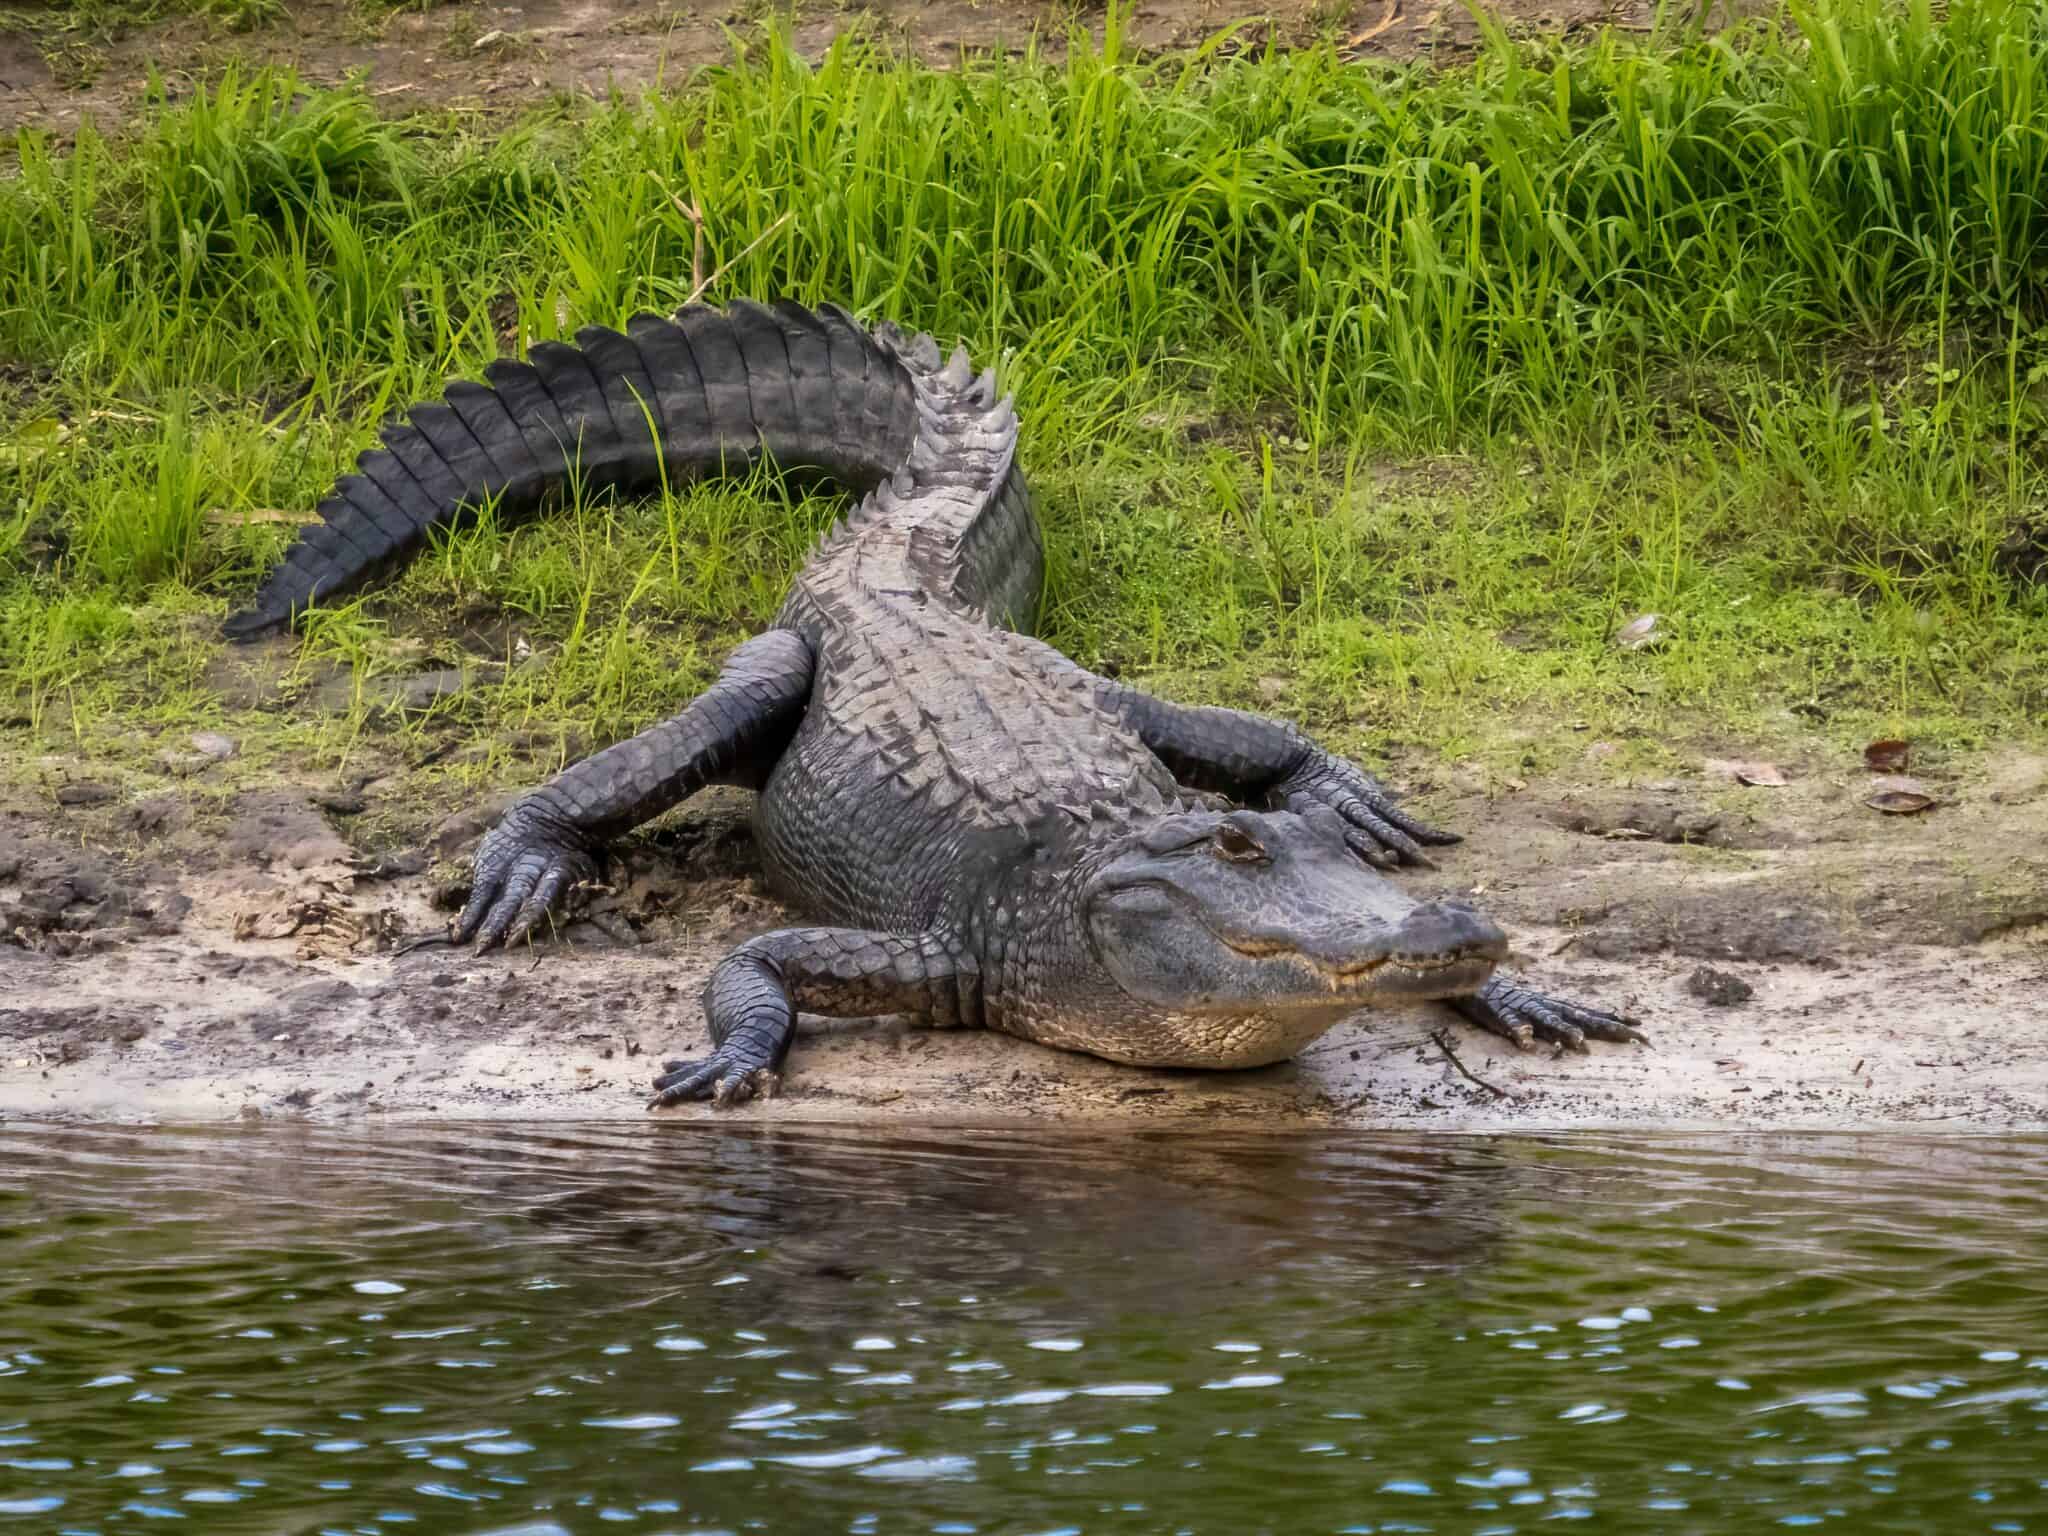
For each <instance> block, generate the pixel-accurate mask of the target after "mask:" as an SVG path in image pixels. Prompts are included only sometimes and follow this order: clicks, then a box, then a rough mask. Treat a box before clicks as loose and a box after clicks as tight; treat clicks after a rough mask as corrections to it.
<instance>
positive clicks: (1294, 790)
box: [1272, 750, 1463, 869]
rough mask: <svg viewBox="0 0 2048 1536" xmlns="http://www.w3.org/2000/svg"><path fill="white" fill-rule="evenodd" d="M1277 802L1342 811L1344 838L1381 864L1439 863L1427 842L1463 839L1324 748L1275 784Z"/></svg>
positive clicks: (1300, 811)
mask: <svg viewBox="0 0 2048 1536" xmlns="http://www.w3.org/2000/svg"><path fill="white" fill-rule="evenodd" d="M1272 804H1273V807H1274V808H1275V809H1276V810H1286V811H1293V812H1294V813H1295V814H1297V815H1307V814H1309V813H1310V812H1311V811H1313V810H1316V809H1324V810H1330V811H1334V812H1336V813H1337V815H1338V817H1339V818H1340V819H1341V820H1342V821H1343V823H1344V841H1345V842H1346V843H1347V844H1348V845H1349V846H1350V848H1351V851H1352V852H1353V853H1355V854H1357V855H1358V856H1359V857H1360V858H1361V859H1364V860H1365V862H1366V863H1368V864H1370V865H1372V866H1373V867H1374V868H1375V869H1398V868H1399V867H1400V866H1401V865H1403V864H1419V865H1421V866H1422V867H1423V868H1424V869H1435V868H1436V861H1435V860H1434V859H1432V858H1431V857H1430V856H1429V855H1428V854H1426V853H1424V852H1423V851H1422V845H1423V844H1424V843H1433V844H1436V845H1438V846H1440V847H1441V846H1443V845H1445V844H1448V843H1456V842H1462V841H1463V839H1462V838H1460V837H1459V836H1458V834H1457V833H1455V832H1445V831H1441V830H1439V829H1438V828H1436V827H1432V826H1430V825H1429V824H1428V823H1427V822H1422V821H1418V820H1416V819H1415V818H1414V817H1413V816H1410V815H1409V814H1408V813H1407V812H1406V811H1404V810H1402V809H1401V808H1400V807H1399V806H1398V805H1396V804H1395V803H1394V798H1393V796H1391V795H1389V794H1388V793H1387V791H1386V787H1385V786H1384V785H1382V784H1381V783H1380V781H1379V780H1378V779H1375V778H1374V777H1373V776H1372V775H1371V774H1369V773H1367V772H1366V771H1365V770H1364V769H1363V768H1360V767H1359V766H1358V765H1357V764H1356V763H1354V762H1351V761H1349V760H1348V759H1346V758H1341V757H1336V756H1333V755H1331V754H1330V753H1328V752H1323V751H1321V750H1318V751H1317V752H1316V753H1315V755H1314V756H1312V757H1311V758H1310V759H1309V760H1308V761H1307V762H1306V763H1304V764H1303V765H1302V766H1301V767H1300V768H1298V769H1296V770H1295V771H1294V772H1293V773H1292V774H1291V775H1289V776H1288V777H1287V778H1286V779H1284V780H1282V781H1281V782H1280V784H1279V785H1277V786H1276V787H1275V788H1274V790H1273V794H1272Z"/></svg>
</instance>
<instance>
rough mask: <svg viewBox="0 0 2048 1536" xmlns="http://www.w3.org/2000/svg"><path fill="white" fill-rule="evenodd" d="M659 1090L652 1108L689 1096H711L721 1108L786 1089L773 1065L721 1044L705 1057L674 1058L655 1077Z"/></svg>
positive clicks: (704, 1097) (780, 1075)
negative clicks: (748, 1059)
mask: <svg viewBox="0 0 2048 1536" xmlns="http://www.w3.org/2000/svg"><path fill="white" fill-rule="evenodd" d="M654 1086H655V1089H656V1090H657V1091H656V1093H655V1095H654V1097H653V1098H651V1099H649V1100H648V1101H647V1107H648V1108H649V1109H666V1108H668V1106H669V1105H671V1104H680V1103H682V1102H683V1101H684V1100H686V1099H709V1100H710V1101H711V1102H712V1105H713V1106H714V1107H715V1108H718V1109H729V1108H731V1107H732V1106H733V1105H735V1104H744V1103H745V1102H746V1101H747V1100H748V1099H751V1098H753V1097H755V1096H756V1095H759V1096H760V1097H761V1098H764V1099H772V1098H774V1097H775V1095H776V1094H778V1093H780V1092H781V1091H782V1074H781V1073H779V1072H777V1071H776V1070H775V1069H774V1068H773V1067H772V1066H764V1065H759V1064H749V1063H747V1062H745V1061H743V1060H740V1059H738V1053H737V1052H735V1053H732V1055H730V1056H729V1055H728V1054H727V1050H726V1047H724V1046H720V1047H719V1048H718V1049H717V1050H715V1051H713V1052H712V1053H711V1054H710V1055H709V1056H707V1057H705V1058H704V1059H703V1060H702V1061H671V1062H665V1063H663V1066H662V1073H661V1076H660V1077H657V1078H656V1079H655V1080H654Z"/></svg>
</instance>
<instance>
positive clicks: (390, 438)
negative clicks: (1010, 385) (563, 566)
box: [225, 300, 969, 638]
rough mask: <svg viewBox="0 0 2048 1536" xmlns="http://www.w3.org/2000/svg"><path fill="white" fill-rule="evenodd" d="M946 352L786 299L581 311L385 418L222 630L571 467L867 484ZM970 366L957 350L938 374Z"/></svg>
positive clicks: (501, 506) (519, 507)
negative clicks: (586, 322)
mask: <svg viewBox="0 0 2048 1536" xmlns="http://www.w3.org/2000/svg"><path fill="white" fill-rule="evenodd" d="M940 366H941V360H940V357H939V351H938V348H937V346H936V344H935V343H934V342H933V341H932V340H931V338H930V337H928V336H918V337H906V336H905V335H904V334H903V333H902V332H901V331H899V330H898V329H896V327H894V326H892V325H883V326H880V327H877V328H876V329H875V330H874V331H873V332H870V331H869V330H868V329H867V328H866V327H864V326H862V325H861V324H860V322H859V321H857V320H855V319H854V318H853V316H851V315H850V314H848V313H847V312H846V311H845V310H843V309H840V308H838V307H836V306H832V305H827V306H825V307H824V308H822V309H819V310H816V311H813V310H810V309H806V308H804V307H803V306H801V305H798V304H794V303H790V302H788V301H783V302H779V303H777V304H774V305H772V306H770V305H762V304H756V303H752V302H749V301H746V300H737V301H735V302H734V303H733V304H731V305H730V306H728V307H727V308H725V309H715V308H712V307H710V306H707V305H701V304H700V305H691V306H690V307H688V308H686V309H684V310H682V311H681V312H680V313H678V314H676V315H675V316H673V317H666V318H665V317H662V316H659V315H651V314H640V315H635V316H634V317H633V318H632V319H631V320H629V321H628V322H627V324H626V326H625V328H624V330H623V331H618V330H612V329H609V328H606V327H602V326H590V327H586V328H585V329H583V330H581V331H578V332H577V334H576V345H574V346H571V345H569V344H567V343H564V342H558V341H544V342H539V343H536V344H535V345H534V346H532V347H531V348H529V349H528V353H527V357H526V359H525V361H523V362H515V361H512V360H509V359H500V360H498V361H496V362H493V363H491V364H489V365H488V366H487V367H486V368H485V369H484V371H483V380H482V382H480V383H477V382H466V381H465V382H461V383H456V384H452V385H450V386H449V388H448V390H447V393H446V395H445V396H444V397H443V398H442V399H441V400H439V401H434V402H427V403H424V404H421V405H418V406H416V407H414V408H413V410H412V411H411V412H410V414H409V417H408V419H407V420H405V421H404V422H402V423H398V424H395V425H392V426H388V427H386V428H385V429H384V430H383V432H382V433H381V434H380V437H381V446H379V447H374V448H371V449H368V450H366V451H365V452H364V453H362V454H361V455H360V456H359V457H358V458H357V461H356V465H355V469H354V472H352V473H350V474H345V475H343V476H341V477H340V478H339V480H337V481H336V483H335V486H334V489H333V491H332V492H331V493H330V494H329V496H328V497H327V498H326V500H324V501H323V502H322V503H321V504H320V516H321V521H320V522H319V523H317V524H311V525H308V526H307V527H306V528H304V529H302V530H301V532H300V534H299V538H298V540H297V542H296V543H295V544H294V545H293V546H292V547H291V549H290V550H289V551H288V552H287V554H286V556H285V558H284V559H283V560H281V561H279V562H278V564H277V565H276V566H275V567H274V568H273V569H272V570H271V571H270V573H269V574H268V576H267V577H266V578H265V579H264V582H263V585H262V587H261V588H260V590H259V591H258V592H257V594H256V597H255V600H254V602H253V603H252V604H251V605H250V606H249V607H248V608H247V609H244V610H243V611H241V612H239V613H236V614H235V615H234V616H233V617H231V618H230V619H229V620H228V621H227V623H226V626H225V628H226V632H227V633H228V634H229V635H231V636H234V637H236V638H249V637H252V636H255V635H259V634H262V633H264V632H266V631H269V630H274V629H278V628H282V627H284V626H286V625H289V624H291V623H292V622H294V621H295V620H296V619H297V618H298V616H299V615H301V614H302V613H304V612H305V610H306V609H307V608H308V607H310V606H311V605H312V604H314V603H315V602H317V601H319V600H320V599H322V598H325V597H332V596H334V595H336V594H338V593H343V592H347V591H349V590H351V589H353V588H355V587H358V586H360V585H361V584H362V583H363V582H364V581H366V580H367V579H369V577H370V576H372V575H373V574H375V573H376V572H378V571H380V570H383V569H385V568H387V567H389V566H390V565H392V564H394V563H396V562H398V561H400V560H403V559H404V558H405V557H407V556H408V555H410V554H411V553H413V552H414V551H416V550H417V549H418V548H419V546H420V545H421V544H422V543H423V542H424V541H425V540H426V537H427V535H428V533H429V532H430V531H431V530H433V529H436V528H448V527H452V526H455V525H457V524H459V523H460V522H461V521H463V520H464V519H465V518H467V517H471V516H474V514H475V513H476V511H477V510H478V509H479V508H481V507H483V506H485V505H487V504H491V505H495V507H496V508H497V510H498V511H499V513H500V514H501V515H504V516H508V517H517V516H522V515H525V514H527V513H529V512H531V511H533V510H535V509H536V508H537V507H539V506H541V505H542V504H543V503H545V502H547V501H548V500H549V499H551V498H553V497H556V496H559V495H560V494H561V493H562V492H564V491H565V490H567V489H568V488H569V486H570V485H571V483H572V481H573V482H576V483H578V484H580V486H581V487H582V488H583V489H584V490H586V491H601V490H605V489H609V488H616V489H618V490H621V491H624V492H636V491H646V490H651V489H654V488H655V487H656V486H658V485H660V484H661V483H662V481H663V480H664V478H666V479H667V480H668V481H669V482H670V483H683V482H686V481H688V480H689V479H692V478H695V477H696V476H698V475H701V474H719V473H743V472H744V471H745V470H746V469H747V468H748V467H749V466H751V465H752V464H753V463H754V462H755V461H757V460H758V459H759V458H761V456H762V455H763V454H764V453H765V454H766V455H768V456H770V457H771V458H772V459H773V460H774V461H775V462H776V463H777V464H779V465H780V466H781V467H783V468H784V469H789V470H802V469H812V470H818V471H822V472H823V473H824V474H826V475H827V476H829V477H831V478H833V479H836V480H839V481H841V482H843V483H845V484H846V485H847V486H848V487H849V488H850V489H852V490H855V491H856V492H859V493H861V494H866V493H868V492H869V491H871V490H873V489H874V488H876V487H878V486H881V485H883V484H884V483H885V482H893V481H894V480H897V479H900V478H901V475H902V473H903V471H904V470H905V468H906V466H907V465H909V464H910V463H911V461H912V450H913V448H914V447H916V446H917V443H918V438H919V434H920V430H921V427H922V428H925V429H927V430H928V429H929V427H930V425H931V423H929V422H927V421H925V420H924V417H925V416H926V415H928V412H921V411H920V404H919V402H920V390H921V389H924V388H927V387H929V386H928V385H927V384H923V383H920V380H924V379H928V378H929V376H930V375H932V374H933V373H935V372H936V371H937V370H938V369H939V368H940ZM968 378H969V374H968V373H967V372H966V365H965V362H964V360H962V361H959V362H956V363H955V364H954V365H953V367H952V368H951V369H950V370H949V371H948V372H947V374H946V376H945V378H944V379H943V380H942V381H939V384H938V387H941V388H947V389H954V390H957V389H958V388H959V387H960V386H962V385H964V384H965V383H966V381H967V379H968ZM650 428H651V430H650ZM926 456H928V448H927V455H926ZM963 462H964V461H963ZM905 484H906V485H907V482H905Z"/></svg>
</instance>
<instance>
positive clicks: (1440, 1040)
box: [1429, 1029, 1514, 1099]
mask: <svg viewBox="0 0 2048 1536" xmlns="http://www.w3.org/2000/svg"><path fill="white" fill-rule="evenodd" d="M1429 1038H1430V1039H1431V1040H1433V1041H1435V1042H1436V1048H1437V1049H1438V1050H1440V1051H1442V1052H1443V1053H1444V1059H1445V1060H1446V1061H1448V1062H1449V1063H1450V1064H1451V1065H1452V1066H1454V1067H1456V1068H1457V1069H1458V1075H1459V1076H1460V1077H1463V1078H1465V1079H1466V1080H1467V1081H1470V1082H1474V1083H1477V1084H1478V1085H1479V1086H1480V1087H1482V1088H1484V1089H1485V1090H1486V1091H1487V1092H1488V1093H1490V1094H1492V1095H1493V1096H1494V1097H1495V1098H1496V1099H1512V1098H1513V1097H1514V1095H1513V1094H1512V1093H1509V1092H1508V1091H1507V1089H1505V1088H1497V1087H1495V1086H1494V1085H1493V1084H1492V1083H1489V1082H1488V1081H1487V1080H1486V1079H1485V1078H1483V1077H1481V1076H1480V1075H1479V1074H1478V1073H1477V1072H1474V1071H1473V1070H1472V1069H1471V1068H1470V1067H1468V1066H1466V1065H1465V1063H1464V1062H1462V1061H1460V1060H1458V1053H1457V1052H1456V1051H1454V1050H1452V1049H1451V1037H1450V1036H1449V1035H1448V1034H1446V1033H1445V1032H1444V1031H1443V1030H1440V1029H1433V1030H1431V1031H1430V1032H1429Z"/></svg>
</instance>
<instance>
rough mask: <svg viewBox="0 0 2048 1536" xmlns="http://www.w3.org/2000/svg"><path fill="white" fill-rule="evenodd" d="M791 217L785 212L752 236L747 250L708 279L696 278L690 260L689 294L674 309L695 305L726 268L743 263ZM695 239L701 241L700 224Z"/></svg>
mask: <svg viewBox="0 0 2048 1536" xmlns="http://www.w3.org/2000/svg"><path fill="white" fill-rule="evenodd" d="M792 216H793V215H792V214H790V213H787V212H785V213H784V214H783V215H782V216H781V217H780V218H778V219H777V220H776V221H775V222H774V223H773V224H770V225H769V226H768V227H767V228H766V229H764V230H762V231H761V233H760V234H758V235H756V236H754V238H753V239H752V240H751V241H750V242H748V245H747V248H746V249H745V250H743V251H741V252H740V253H739V255H737V256H735V257H733V259H732V260H731V261H721V262H720V263H719V264H718V265H717V266H716V267H715V268H713V269H712V273H711V275H710V276H709V277H706V278H701V279H699V278H698V277H697V275H696V269H695V258H692V266H691V273H690V276H691V278H692V282H691V285H690V292H689V295H688V297H686V298H685V299H684V300H683V302H682V303H680V304H678V305H677V306H676V308H677V309H688V308H689V307H690V306H691V305H692V304H694V303H696V302H697V301H698V300H699V299H701V298H703V297H704V291H705V290H706V289H707V288H709V287H710V286H711V285H712V284H713V283H715V282H717V281H718V280H719V279H720V278H721V277H723V276H725V272H726V268H728V267H730V266H733V265H735V264H737V263H739V262H742V261H745V260H746V259H747V258H748V257H749V256H751V255H752V254H753V252H754V247H755V246H757V245H759V244H760V243H761V242H762V241H763V240H766V239H767V238H768V237H769V236H770V235H772V234H774V233H775V231H777V230H778V229H780V228H782V226H783V225H785V224H787V223H788V222H789V221H790V219H791V217H792ZM697 238H698V239H699V241H701V240H702V239H703V238H704V227H703V225H702V223H701V222H700V223H699V224H698V226H697Z"/></svg>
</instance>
